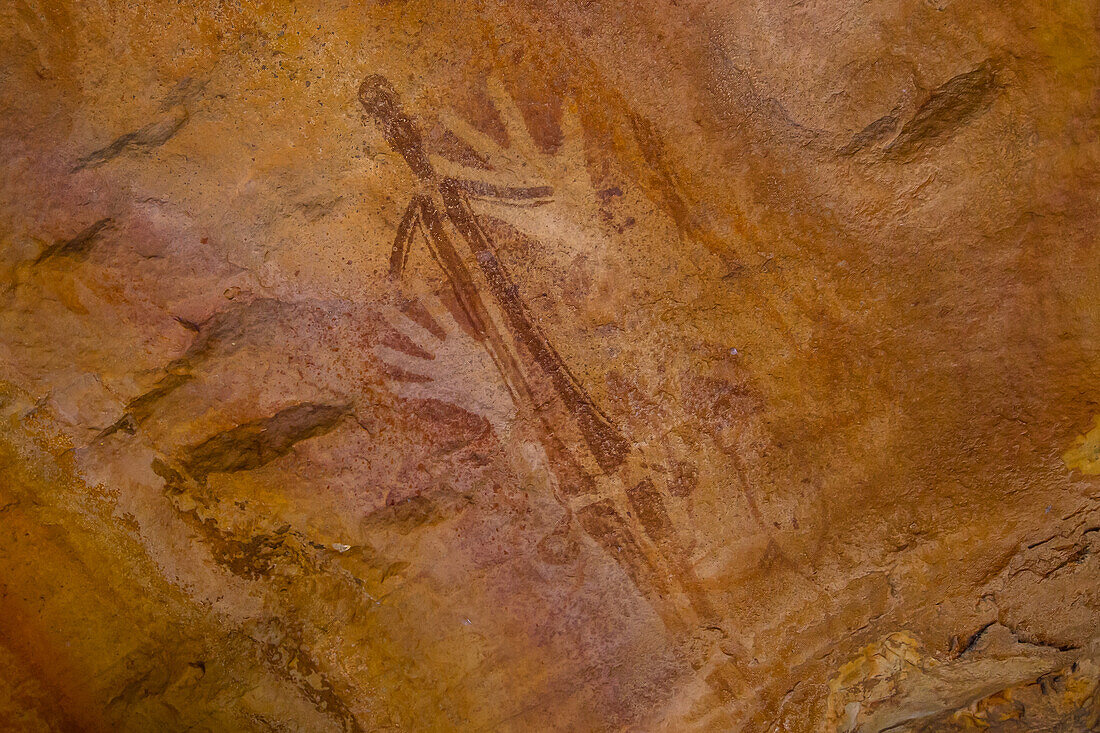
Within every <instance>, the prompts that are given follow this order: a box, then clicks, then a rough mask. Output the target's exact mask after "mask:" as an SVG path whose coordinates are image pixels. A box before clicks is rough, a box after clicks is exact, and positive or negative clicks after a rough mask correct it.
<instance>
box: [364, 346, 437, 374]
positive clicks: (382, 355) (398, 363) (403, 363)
mask: <svg viewBox="0 0 1100 733" xmlns="http://www.w3.org/2000/svg"><path fill="white" fill-rule="evenodd" d="M374 353H375V355H376V356H377V357H378V358H379V359H381V360H382V361H383V362H385V363H386V364H387V365H388V366H391V367H397V368H398V369H401V370H402V371H405V372H408V373H410V374H412V375H414V376H418V377H431V376H432V375H431V365H432V362H431V361H429V360H427V359H421V358H420V357H418V356H413V355H412V354H406V353H405V352H404V351H398V350H397V349H391V348H390V347H388V346H375V347H374Z"/></svg>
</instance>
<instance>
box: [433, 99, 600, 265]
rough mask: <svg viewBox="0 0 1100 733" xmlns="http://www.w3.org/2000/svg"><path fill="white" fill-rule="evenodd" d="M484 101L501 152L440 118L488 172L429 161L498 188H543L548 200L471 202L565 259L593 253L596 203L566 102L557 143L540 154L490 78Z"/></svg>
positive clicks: (579, 132) (461, 123) (466, 127)
mask: <svg viewBox="0 0 1100 733" xmlns="http://www.w3.org/2000/svg"><path fill="white" fill-rule="evenodd" d="M488 91H489V95H490V97H491V98H492V99H493V102H494V104H495V106H496V108H497V111H498V112H499V114H500V117H501V119H502V120H503V122H504V128H505V132H506V133H507V135H508V140H509V145H508V146H507V147H503V146H501V145H499V144H498V143H497V142H496V141H495V140H493V139H492V138H491V137H490V136H488V135H486V134H484V133H482V132H481V131H480V130H478V129H476V128H475V127H473V126H472V125H470V124H469V123H468V122H466V121H465V120H463V119H462V118H460V117H458V116H457V115H454V114H450V113H444V122H445V123H446V125H447V126H448V127H449V128H450V130H451V132H452V133H454V134H455V135H456V136H457V137H459V138H460V139H462V140H463V142H465V143H466V144H467V145H469V146H470V147H471V148H473V149H474V150H475V151H476V152H477V153H478V154H479V155H480V156H481V157H482V158H483V159H484V160H486V161H488V162H489V164H490V165H491V166H492V170H488V171H487V170H484V169H481V168H468V167H465V166H462V165H459V164H457V163H454V162H452V161H449V160H446V159H443V158H436V157H433V160H432V163H433V165H435V166H436V168H437V169H438V170H439V171H441V172H443V173H444V174H445V175H447V176H450V177H452V178H455V179H459V180H462V181H471V182H474V183H475V184H488V186H490V187H496V188H498V189H506V188H517V187H521V188H533V187H549V189H550V191H549V195H548V196H547V197H543V198H537V199H530V200H527V201H524V200H517V199H507V198H497V197H493V196H491V195H485V196H478V195H477V192H476V191H472V192H471V193H472V194H473V197H474V198H476V199H477V200H478V201H479V202H480V205H479V209H481V211H483V212H484V213H486V214H489V215H491V216H494V217H496V218H498V219H501V220H503V221H505V222H507V223H508V224H510V225H512V226H514V227H515V228H516V229H518V230H519V231H521V232H523V233H524V234H526V235H527V236H529V237H532V238H534V239H538V240H540V241H542V242H545V243H547V244H550V245H553V246H552V247H548V248H547V249H548V250H550V251H555V252H559V253H561V254H563V255H566V256H567V257H568V256H569V255H575V254H579V253H586V254H592V253H594V252H598V251H599V250H600V249H601V247H600V246H599V244H600V240H602V238H603V236H604V235H603V232H602V229H601V225H600V219H599V199H598V197H597V196H596V191H595V189H594V188H593V185H592V179H591V177H590V176H589V174H588V165H587V158H586V152H585V138H584V129H583V128H582V126H581V123H580V118H579V116H578V114H577V110H576V107H575V105H574V103H573V102H572V101H571V100H565V103H564V104H563V105H562V116H561V129H562V143H561V146H560V147H559V148H558V150H557V151H556V152H554V153H545V152H543V151H542V149H541V148H540V147H539V146H538V144H537V143H536V142H535V140H534V139H533V138H532V137H531V133H530V131H529V130H528V128H527V124H526V123H525V122H524V119H523V115H522V113H521V112H520V110H519V108H518V107H517V106H516V103H515V101H514V100H513V99H512V97H511V96H509V94H508V92H507V91H506V90H505V89H504V87H503V85H502V84H501V83H500V82H499V81H498V80H496V79H493V78H490V79H489V83H488Z"/></svg>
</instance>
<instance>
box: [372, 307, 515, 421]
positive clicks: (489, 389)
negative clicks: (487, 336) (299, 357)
mask: <svg viewBox="0 0 1100 733" xmlns="http://www.w3.org/2000/svg"><path fill="white" fill-rule="evenodd" d="M420 301H421V303H422V304H423V305H424V307H425V308H427V309H428V312H429V313H430V314H431V316H432V320H434V321H435V323H436V324H437V325H438V326H439V327H440V328H441V329H442V330H443V331H444V333H445V336H444V338H442V339H440V338H437V337H436V336H435V334H433V333H432V332H431V331H429V330H428V329H426V328H424V327H423V326H421V325H420V324H419V323H417V322H416V321H414V320H413V319H411V318H409V317H408V316H406V315H405V314H404V313H402V312H401V311H399V310H397V309H392V310H391V311H389V312H388V313H387V314H386V320H387V321H388V322H389V324H390V325H391V326H392V327H393V328H394V329H395V330H396V331H397V332H398V333H401V334H402V335H404V336H405V337H407V338H408V339H409V340H410V341H412V343H413V344H415V345H416V347H417V348H418V349H419V350H421V351H422V352H426V353H428V354H430V355H431V356H429V357H428V358H421V357H419V356H415V355H413V354H410V353H408V352H405V351H399V350H397V349H392V348H390V347H388V346H376V347H375V348H374V353H375V354H377V355H378V357H379V358H381V359H382V361H384V362H385V363H386V364H388V365H389V366H391V367H396V368H397V369H399V370H400V371H401V372H403V373H405V374H408V375H409V376H410V377H413V378H417V379H421V380H423V379H427V381H411V380H405V379H397V378H395V379H392V380H390V382H389V387H390V389H391V390H392V391H393V392H394V394H396V395H397V396H399V397H401V398H402V399H408V400H440V401H442V402H446V403H448V404H450V405H454V406H455V407H458V408H460V409H463V410H466V411H467V412H470V413H473V414H475V415H480V416H481V417H484V418H485V419H486V420H488V421H489V423H490V425H492V427H493V430H495V431H496V433H497V436H498V437H499V438H501V439H503V438H505V437H506V436H507V435H508V434H509V433H510V432H511V429H512V424H513V422H514V420H515V417H516V404H515V401H514V400H513V399H512V394H511V392H510V391H509V389H508V386H507V385H506V384H505V382H504V379H503V378H502V377H501V375H500V372H499V371H498V370H497V367H496V364H495V363H494V362H493V359H492V356H490V354H489V352H488V351H487V350H486V349H485V347H484V346H483V345H482V344H480V343H478V342H477V341H476V340H475V339H474V338H472V337H471V336H470V335H469V334H467V333H466V331H464V330H463V329H462V327H461V326H459V325H458V323H457V322H456V321H455V319H454V317H453V316H452V315H451V313H450V311H448V310H447V308H446V307H445V306H444V305H443V304H442V303H440V302H439V300H437V299H436V298H435V297H434V296H425V297H421V298H420Z"/></svg>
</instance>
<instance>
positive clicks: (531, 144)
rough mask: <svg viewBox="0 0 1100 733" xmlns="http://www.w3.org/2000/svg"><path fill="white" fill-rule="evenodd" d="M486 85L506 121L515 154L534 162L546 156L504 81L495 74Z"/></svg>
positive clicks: (505, 125)
mask: <svg viewBox="0 0 1100 733" xmlns="http://www.w3.org/2000/svg"><path fill="white" fill-rule="evenodd" d="M486 87H487V91H488V93H489V98H490V99H492V100H493V104H494V105H495V106H496V108H497V112H498V113H499V114H500V118H501V120H502V121H503V122H504V129H505V131H506V132H507V133H508V142H509V146H510V147H511V149H512V150H513V154H514V155H516V156H518V157H519V158H520V159H521V160H525V161H529V162H530V163H532V164H535V162H536V161H538V160H540V159H541V158H543V157H545V156H544V155H543V153H542V151H541V150H539V146H538V145H537V144H536V143H535V139H534V138H533V137H531V132H530V131H529V130H528V129H527V122H526V120H524V118H523V113H522V112H521V111H520V109H519V107H518V106H517V105H516V100H515V99H514V98H513V97H512V95H511V94H509V93H508V90H507V89H506V88H505V86H504V83H503V82H502V81H501V80H500V79H498V78H496V77H495V76H490V77H489V79H488V80H487V82H486Z"/></svg>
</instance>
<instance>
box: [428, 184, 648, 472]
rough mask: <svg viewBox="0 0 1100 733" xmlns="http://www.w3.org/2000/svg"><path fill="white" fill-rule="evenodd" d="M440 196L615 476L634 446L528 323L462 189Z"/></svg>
mask: <svg viewBox="0 0 1100 733" xmlns="http://www.w3.org/2000/svg"><path fill="white" fill-rule="evenodd" d="M439 191H440V193H441V195H442V196H443V204H444V206H446V207H447V214H448V216H450V218H451V221H452V222H453V223H454V225H455V227H456V228H457V229H458V231H459V233H460V234H462V236H463V237H464V238H465V239H466V240H467V242H468V243H469V245H470V246H471V247H472V248H473V250H474V252H476V253H477V261H478V264H479V265H481V269H482V271H483V272H484V273H485V277H486V279H487V280H488V283H489V288H490V289H491V290H492V291H493V295H494V297H495V298H496V299H497V302H498V303H500V306H501V308H502V309H503V310H504V313H505V315H507V316H508V321H509V323H510V324H511V326H512V328H513V329H514V331H515V332H516V333H517V335H518V336H519V337H520V339H521V340H522V342H523V344H524V345H525V346H526V347H527V348H528V349H529V350H530V351H531V354H532V355H533V356H534V358H535V361H536V362H538V365H539V366H540V367H541V368H542V370H543V371H544V372H545V373H546V374H547V376H549V377H550V379H551V381H552V382H553V384H554V388H555V390H556V391H557V392H558V394H559V395H560V396H561V398H562V400H564V401H565V404H566V406H567V407H568V408H569V411H570V412H571V413H572V414H573V416H574V419H576V421H577V423H578V424H579V425H580V428H581V431H582V432H583V433H584V436H585V440H586V442H587V443H588V445H589V448H590V449H591V450H592V453H593V455H594V456H595V457H596V461H597V462H598V463H599V464H600V468H602V469H603V470H604V471H606V472H608V473H610V472H612V471H614V470H615V469H616V468H618V467H619V465H620V464H621V463H622V462H623V459H624V458H625V457H626V454H627V452H628V451H629V450H630V445H629V443H628V442H627V441H626V439H625V438H623V436H622V434H621V433H620V432H619V431H618V429H617V428H616V427H615V426H614V425H613V424H612V423H611V421H610V420H609V419H608V418H607V416H606V415H604V414H603V412H601V411H600V409H599V408H598V407H596V404H595V403H594V402H593V401H592V398H591V397H589V395H588V393H587V392H585V390H584V388H583V387H582V386H581V384H580V382H579V381H578V380H577V378H576V377H575V376H574V375H573V373H572V372H571V371H570V370H569V367H568V366H566V364H565V361H564V360H563V359H562V358H561V356H560V355H559V354H558V352H557V350H556V349H554V347H553V345H551V343H550V341H549V340H548V339H547V338H546V336H545V334H543V333H542V330H541V329H540V328H539V327H538V326H537V325H536V324H535V323H533V322H532V321H531V319H530V318H529V317H528V315H527V309H526V308H525V307H524V305H523V302H522V301H521V300H520V297H519V288H518V287H517V286H516V284H515V283H514V282H513V281H512V278H511V277H510V276H509V274H508V271H507V270H506V269H505V267H504V265H503V263H501V261H500V260H499V259H498V258H497V256H496V254H495V253H494V252H493V249H494V247H493V245H492V241H491V240H490V239H489V237H488V236H487V235H486V234H485V231H484V230H483V229H482V228H481V225H480V224H478V222H477V218H476V216H475V215H474V213H473V211H472V210H471V209H470V205H469V203H468V202H467V201H466V199H465V197H464V196H463V195H462V193H461V191H460V189H459V188H458V186H457V185H456V184H455V183H454V182H453V181H443V182H442V183H441V184H440V186H439Z"/></svg>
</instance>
